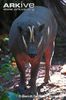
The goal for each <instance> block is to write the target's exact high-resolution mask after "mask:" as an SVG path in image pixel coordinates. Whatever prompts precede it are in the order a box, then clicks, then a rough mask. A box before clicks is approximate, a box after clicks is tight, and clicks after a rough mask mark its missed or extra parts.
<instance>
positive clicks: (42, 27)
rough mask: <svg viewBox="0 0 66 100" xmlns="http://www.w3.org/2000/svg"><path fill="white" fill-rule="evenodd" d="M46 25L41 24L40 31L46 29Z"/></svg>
mask: <svg viewBox="0 0 66 100" xmlns="http://www.w3.org/2000/svg"><path fill="white" fill-rule="evenodd" d="M44 26H45V25H44V24H42V25H40V26H39V32H41V31H42V30H43V29H44Z"/></svg>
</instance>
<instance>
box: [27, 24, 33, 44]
mask: <svg viewBox="0 0 66 100" xmlns="http://www.w3.org/2000/svg"><path fill="white" fill-rule="evenodd" d="M28 28H29V30H30V42H31V40H32V39H33V41H34V26H32V28H31V27H30V26H29V27H28Z"/></svg>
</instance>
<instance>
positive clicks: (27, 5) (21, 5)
mask: <svg viewBox="0 0 66 100" xmlns="http://www.w3.org/2000/svg"><path fill="white" fill-rule="evenodd" d="M34 5H35V4H34V3H23V2H19V3H16V2H15V3H5V4H4V5H3V10H24V9H27V8H34Z"/></svg>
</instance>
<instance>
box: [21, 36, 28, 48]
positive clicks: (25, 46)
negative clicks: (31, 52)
mask: <svg viewBox="0 0 66 100" xmlns="http://www.w3.org/2000/svg"><path fill="white" fill-rule="evenodd" d="M22 39H23V43H24V45H25V47H26V48H27V43H26V41H25V38H24V36H23V35H22Z"/></svg>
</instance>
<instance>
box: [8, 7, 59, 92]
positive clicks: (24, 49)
mask: <svg viewBox="0 0 66 100" xmlns="http://www.w3.org/2000/svg"><path fill="white" fill-rule="evenodd" d="M28 27H30V28H31V31H30V29H29V28H28ZM32 27H34V28H33V31H32ZM31 32H32V33H33V36H32V38H31V36H30V34H31ZM56 33H57V23H56V20H55V18H54V16H53V15H52V13H51V11H50V10H49V9H47V8H45V7H40V6H37V7H35V8H34V9H29V10H26V11H24V12H23V13H22V14H21V15H20V16H19V17H18V18H16V19H15V21H14V22H13V24H12V26H11V29H10V34H9V38H10V39H9V47H10V50H11V52H12V53H13V54H14V56H15V59H16V58H17V54H23V53H25V54H26V55H28V56H29V57H30V59H31V58H32V59H34V58H35V56H37V55H39V58H40V61H41V58H42V56H43V55H44V54H45V53H46V50H47V49H48V50H49V52H50V55H49V54H48V56H47V55H46V54H45V62H46V70H45V80H44V81H45V83H47V82H48V79H49V68H50V66H51V58H52V55H53V50H54V41H55V37H56ZM23 37H24V38H23ZM41 38H42V40H41ZM23 39H25V41H26V44H27V46H26V45H25V42H24V40H23ZM40 41H41V42H40ZM26 57H27V56H26ZM37 57H38V56H37ZM27 59H28V58H27ZM48 61H49V62H48ZM17 62H18V61H17V60H16V63H17ZM30 63H31V62H30ZM39 63H40V62H38V64H37V65H36V66H35V67H34V66H32V68H31V80H30V83H31V84H30V86H31V88H30V90H31V92H33V93H35V91H36V76H37V71H38V68H39V67H38V66H39ZM17 65H18V66H17V67H18V69H19V71H20V73H21V84H22V86H23V87H25V79H24V78H25V76H24V73H23V72H24V71H23V68H24V66H23V67H22V65H21V66H20V65H19V64H18V63H17ZM20 67H21V69H20ZM23 87H22V88H23ZM23 90H24V88H23ZM24 91H25V90H24Z"/></svg>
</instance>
